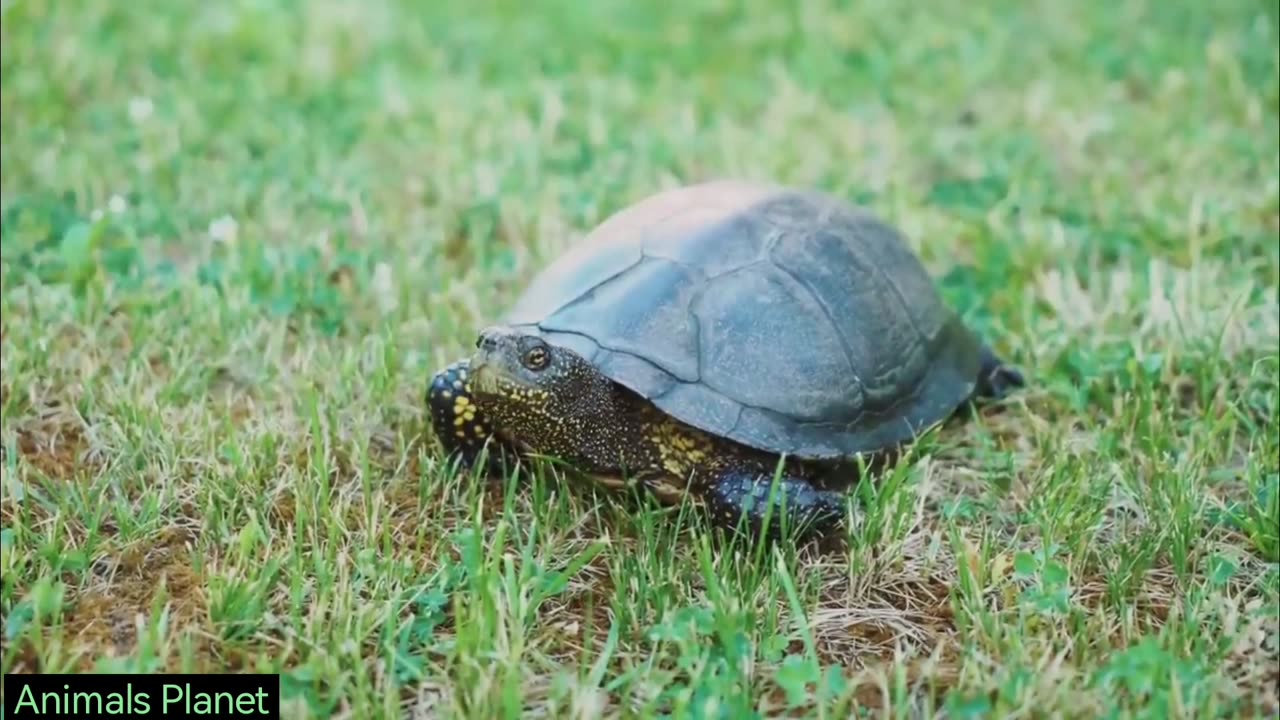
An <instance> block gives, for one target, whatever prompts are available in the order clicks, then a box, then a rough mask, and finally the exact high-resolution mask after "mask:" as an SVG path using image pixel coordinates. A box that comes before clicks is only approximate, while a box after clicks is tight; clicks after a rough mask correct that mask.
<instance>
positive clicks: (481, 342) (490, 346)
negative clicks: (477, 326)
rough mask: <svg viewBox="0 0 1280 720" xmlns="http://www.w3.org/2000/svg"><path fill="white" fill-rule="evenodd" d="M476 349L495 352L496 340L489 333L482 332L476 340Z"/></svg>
mask: <svg viewBox="0 0 1280 720" xmlns="http://www.w3.org/2000/svg"><path fill="white" fill-rule="evenodd" d="M476 347H477V348H480V349H481V350H495V349H497V347H498V338H497V337H496V336H495V335H494V334H493V333H491V332H488V331H486V332H482V333H480V337H478V338H476Z"/></svg>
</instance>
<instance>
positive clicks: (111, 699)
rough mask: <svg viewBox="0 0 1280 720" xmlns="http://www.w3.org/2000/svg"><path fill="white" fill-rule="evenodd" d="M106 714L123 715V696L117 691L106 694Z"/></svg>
mask: <svg viewBox="0 0 1280 720" xmlns="http://www.w3.org/2000/svg"><path fill="white" fill-rule="evenodd" d="M107 714H108V715H123V714H124V696H123V695H121V694H120V693H118V692H113V693H108V694H107Z"/></svg>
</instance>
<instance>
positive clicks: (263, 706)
mask: <svg viewBox="0 0 1280 720" xmlns="http://www.w3.org/2000/svg"><path fill="white" fill-rule="evenodd" d="M257 696H258V712H260V713H262V714H263V715H266V714H267V689H266V688H261V687H260V688H258V692H257Z"/></svg>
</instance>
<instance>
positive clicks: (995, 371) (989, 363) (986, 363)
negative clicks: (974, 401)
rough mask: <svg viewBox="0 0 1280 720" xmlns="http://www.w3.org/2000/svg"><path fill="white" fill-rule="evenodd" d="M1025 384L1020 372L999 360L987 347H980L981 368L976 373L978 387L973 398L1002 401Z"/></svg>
mask: <svg viewBox="0 0 1280 720" xmlns="http://www.w3.org/2000/svg"><path fill="white" fill-rule="evenodd" d="M1026 384H1027V380H1026V378H1025V377H1023V375H1022V372H1021V371H1020V370H1018V369H1017V368H1015V367H1013V366H1012V365H1009V364H1007V363H1005V362H1004V361H1003V360H1001V359H1000V357H999V356H998V355H996V353H995V351H994V350H992V349H991V348H990V347H989V346H987V345H983V346H982V368H981V370H979V372H978V386H977V387H976V388H974V392H973V394H974V397H975V398H984V399H990V400H1002V399H1004V398H1005V397H1007V396H1008V395H1009V394H1010V393H1012V392H1013V391H1014V390H1017V389H1019V388H1023V387H1026Z"/></svg>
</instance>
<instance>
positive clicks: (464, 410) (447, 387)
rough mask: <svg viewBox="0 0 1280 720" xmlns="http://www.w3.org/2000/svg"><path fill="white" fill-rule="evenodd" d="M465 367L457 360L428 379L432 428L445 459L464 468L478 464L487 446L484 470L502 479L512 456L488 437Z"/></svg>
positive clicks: (510, 450)
mask: <svg viewBox="0 0 1280 720" xmlns="http://www.w3.org/2000/svg"><path fill="white" fill-rule="evenodd" d="M468 364H469V363H468V361H467V360H459V361H457V362H455V363H452V364H451V365H449V366H447V367H445V368H444V369H443V370H441V371H440V372H438V373H436V374H435V375H434V376H433V377H432V378H431V384H430V386H429V387H428V388H427V407H428V408H430V411H431V425H432V428H433V430H434V431H435V435H436V438H437V439H438V440H439V441H440V445H441V446H443V447H444V451H445V456H446V457H450V458H453V457H456V458H458V459H459V460H460V461H461V463H462V465H463V467H466V468H472V467H475V466H476V464H477V463H479V462H481V459H482V455H484V450H485V447H486V445H487V446H488V454H487V455H484V467H483V470H484V471H485V472H486V474H488V475H503V474H505V472H506V471H507V469H508V468H509V467H513V465H512V463H513V462H514V460H515V452H514V450H512V449H511V448H509V447H507V446H506V444H505V443H503V442H501V441H499V440H498V439H497V438H496V437H494V436H493V435H492V434H491V430H492V425H490V424H489V422H488V421H487V419H486V418H485V416H484V413H483V412H481V411H480V408H478V407H476V404H475V402H474V400H473V399H472V396H471V386H470V382H469V380H468V377H467V370H468Z"/></svg>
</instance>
